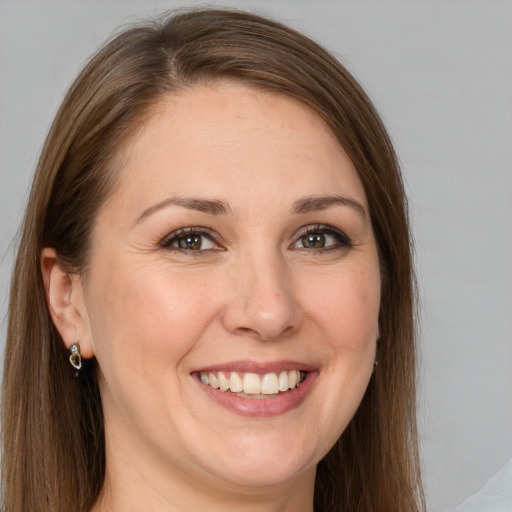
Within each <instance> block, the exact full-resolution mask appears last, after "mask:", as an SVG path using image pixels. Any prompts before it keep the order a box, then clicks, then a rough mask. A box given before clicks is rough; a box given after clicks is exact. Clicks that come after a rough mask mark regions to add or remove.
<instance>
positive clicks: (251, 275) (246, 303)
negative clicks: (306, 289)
mask: <svg viewBox="0 0 512 512" xmlns="http://www.w3.org/2000/svg"><path fill="white" fill-rule="evenodd" d="M235 267H236V268H235V269H234V270H233V274H231V275H230V277H231V278H232V280H231V284H230V287H231V290H232V293H231V294H230V295H229V297H230V298H229V303H228V304H227V305H226V309H225V311H224V316H223V323H224V326H225V328H226V329H227V330H228V331H229V332H231V333H233V334H237V335H245V336H250V337H252V338H255V339H258V340H262V341H263V340H277V339H281V338H283V337H286V336H288V335H289V334H291V333H292V332H295V331H296V330H297V329H298V328H299V327H300V324H301V323H302V312H301V309H300V307H299V304H298V302H297V300H296V299H297V298H296V297H295V293H294V289H293V288H294V287H293V278H292V274H291V272H290V269H288V268H287V266H286V264H285V263H284V262H283V260H282V258H280V257H279V256H277V255H274V256H273V257H270V256H262V257H256V256H253V257H250V258H246V259H245V261H243V262H238V263H237V264H235Z"/></svg>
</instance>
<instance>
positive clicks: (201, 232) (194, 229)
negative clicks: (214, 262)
mask: <svg viewBox="0 0 512 512" xmlns="http://www.w3.org/2000/svg"><path fill="white" fill-rule="evenodd" d="M191 235H197V236H204V237H207V238H209V239H210V240H211V241H212V242H214V243H215V244H216V245H217V246H219V247H217V248H216V249H202V250H196V251H194V250H187V249H181V248H178V247H173V245H172V244H173V243H174V242H176V240H178V239H179V238H181V237H184V236H191ZM159 245H160V247H162V248H163V249H173V248H174V249H176V250H177V251H180V252H195V253H201V252H207V251H211V250H219V251H221V250H224V247H222V239H221V237H220V236H219V235H218V234H217V233H216V232H215V231H213V230H212V229H210V228H206V227H199V226H188V227H184V228H179V229H176V230H174V231H172V232H171V233H169V234H168V235H166V236H165V237H164V238H163V239H162V240H161V242H160V244H159Z"/></svg>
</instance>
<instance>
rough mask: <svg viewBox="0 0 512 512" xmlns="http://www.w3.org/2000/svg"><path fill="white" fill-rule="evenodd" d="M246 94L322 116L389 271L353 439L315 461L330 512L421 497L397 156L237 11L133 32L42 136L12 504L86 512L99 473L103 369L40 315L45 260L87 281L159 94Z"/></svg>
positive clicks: (361, 105) (265, 26) (23, 273)
mask: <svg viewBox="0 0 512 512" xmlns="http://www.w3.org/2000/svg"><path fill="white" fill-rule="evenodd" d="M225 79H227V80H231V81H233V80H234V81H238V82H242V83H244V84H249V85H252V86H254V87H258V88H261V89H264V90H267V91H274V92H278V93H280V94H285V95H287V96H290V97H293V98H296V99H298V100H299V101H301V102H303V103H304V104H306V105H308V106H309V107H310V108H312V109H313V110H314V111H315V112H317V113H318V114H319V115H320V116H321V117H322V118H323V119H324V120H325V122H326V123H327V124H328V126H329V127H330V128H331V130H332V132H333V133H334V134H335V135H336V136H337V138H338V140H339V142H340V144H341V145H342V146H343V148H344V149H345V151H346V152H347V154H348V155H349V157H350V158H351V159H352V161H353V163H354V165H355V167H356V169H357V172H358V173H359V176H360V179H361V181H362V183H363V185H364V188H365V190H366V194H367V197H368V203H369V208H370V214H371V218H372V223H373V229H374V232H375V236H376V239H377V244H378V248H379V254H380V260H381V269H382V278H383V279H382V300H381V311H380V334H381V340H380V344H379V350H378V366H377V367H376V370H375V372H374V375H373V377H372V379H371V381H370V384H369V387H368V390H367V392H366V394H365V396H364V398H363V401H362V403H361V405H360V407H359V409H358V411H357V413H356V415H355V417H354V418H353V420H352V421H351V423H350V425H349V426H348V428H347V429H346V431H345V432H344V433H343V434H342V436H341V438H340V439H339V440H338V441H337V443H336V444H335V446H334V447H333V448H332V449H331V451H330V452H329V453H328V454H327V455H326V457H325V458H324V459H323V460H322V461H321V462H320V463H319V465H318V469H317V478H316V484H315V508H316V509H317V510H319V511H323V512H335V511H336V512H337V511H342V510H343V511H347V512H363V511H364V512H377V511H378V512H386V511H393V512H417V511H419V510H423V508H424V503H423V494H422V488H421V481H420V471H419V462H418V450H417V433H416V423H415V422H416V419H415V355H414V354H415V347H414V280H413V269H412V262H411V247H410V235H409V228H408V220H407V205H406V199H405V195H404V190H403V185H402V180H401V176H400V172H399V168H398V163H397V159H396V156H395V153H394V150H393V147H392V144H391V142H390V140H389V137H388V135H387V133H386V130H385V128H384V126H383V124H382V122H381V120H380V118H379V115H378V113H377V112H376V110H375V108H374V107H373V105H372V103H371V102H370V100H369V99H368V97H367V96H366V94H365V93H364V92H363V90H362V89H361V87H360V86H359V85H358V84H357V82H356V81H355V79H354V78H353V77H352V76H351V75H350V74H349V72H348V71H347V70H346V69H345V68H344V67H343V66H342V65H341V64H340V63H339V62H338V61H337V60H335V59H334V58H333V57H332V56H331V55H330V54H329V53H328V52H326V51H325V50H324V49H323V48H321V47H320V46H318V45H317V44H316V43H314V42H313V41H311V40H310V39H308V38H306V37H305V36H303V35H301V34H299V33H297V32H295V31H293V30H291V29H289V28H287V27H285V26H283V25H281V24H279V23H277V22H274V21H270V20H268V19H265V18H262V17H259V16H256V15H253V14H249V13H244V12H240V11H224V10H211V9H207V10H199V11H183V12H180V13H177V14H175V15H173V16H167V17H163V18H161V19H159V20H156V21H153V22H148V23H145V24H143V25H139V26H135V27H132V28H130V29H127V30H125V31H124V32H122V33H120V34H119V35H118V36H117V37H115V38H114V39H112V40H111V41H110V42H109V43H108V44H107V45H106V46H104V47H103V48H102V49H101V50H100V51H99V52H98V53H97V54H96V55H94V56H93V57H92V59H91V60H90V62H89V63H88V64H87V66H86V67H85V68H84V70H83V71H82V72H81V74H80V75H79V76H78V78H77V79H76V81H75V82H74V84H73V85H72V87H71V89H70V91H69V92H68V94H67V96H66V98H65V99H64V101H63V103H62V106H61V108H60V110H59V111H58V113H57V116H56V118H55V120H54V123H53V125H52V127H51V129H50V132H49V134H48V137H47V140H46V143H45V146H44V149H43V151H42V155H41V158H40V160H39V164H38V168H37V172H36V175H35V178H34V183H33V186H32V190H31V194H30V198H29V202H28V206H27V209H26V214H25V218H24V221H23V226H22V231H21V239H20V244H19V250H18V255H17V260H16V264H15V269H14V274H13V278H12V283H11V295H10V309H9V323H8V334H7V350H6V357H5V370H4V382H3V404H2V419H3V461H2V463H3V484H4V507H5V510H7V511H9V512H50V511H51V512H59V511H66V512H79V511H80V512H85V511H88V510H89V509H90V508H91V507H92V505H93V504H94V502H95V500H96V498H97V497H98V494H99V492H100V490H101V488H102V485H103V479H104V475H105V441H104V431H103V412H102V407H101V396H100V393H99V389H98V383H97V380H96V376H95V362H94V360H91V361H89V362H88V364H86V365H85V368H83V370H82V372H81V375H80V377H79V378H78V379H75V378H74V377H73V374H72V371H71V368H70V367H69V363H68V362H67V358H66V354H65V350H64V346H63V342H62V339H61V338H60V336H59V334H58V332H57V330H56V329H55V327H54V326H53V323H52V321H51V318H50V316H49V313H48V309H47V306H46V298H45V292H44V286H43V281H42V276H41V271H40V255H41V251H42V249H43V248H44V247H53V248H55V249H56V250H57V253H58V258H59V264H60V265H62V266H63V267H64V268H66V269H68V270H69V272H78V273H80V272H82V271H83V270H84V268H85V267H86V265H87V261H88V247H89V240H90V235H91V229H92V225H93V221H94V218H95V215H96V212H97V209H98V207H99V206H100V205H101V204H102V203H103V202H104V201H105V199H106V197H107V196H108V195H109V193H111V191H112V188H113V187H114V186H115V176H116V173H117V172H122V171H121V170H120V169H118V167H121V166H120V165H118V162H117V161H116V157H117V156H119V155H120V154H121V153H122V148H123V146H124V145H125V144H127V143H128V141H129V140H130V138H131V137H132V136H133V135H134V134H135V133H136V132H137V130H138V129H139V128H140V126H141V124H142V123H144V121H145V120H146V119H148V118H149V117H150V116H151V113H152V108H153V107H154V106H155V105H156V104H157V103H158V101H159V99H161V98H162V97H163V96H165V95H169V94H173V92H175V91H178V90H183V89H184V88H188V87H192V86H194V85H197V84H204V83H210V82H214V81H218V80H225Z"/></svg>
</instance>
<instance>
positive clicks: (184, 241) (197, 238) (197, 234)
mask: <svg viewBox="0 0 512 512" xmlns="http://www.w3.org/2000/svg"><path fill="white" fill-rule="evenodd" d="M161 245H162V247H163V248H166V249H174V250H178V251H180V250H181V251H192V252H198V251H208V250H220V249H221V247H219V245H218V244H217V243H216V241H215V240H214V237H213V235H212V234H211V233H210V231H209V230H205V229H204V228H202V229H198V228H184V229H179V230H178V231H174V232H173V233H171V234H170V235H169V236H167V237H166V238H165V239H164V240H163V241H162V243H161Z"/></svg>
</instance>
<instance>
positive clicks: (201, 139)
mask: <svg viewBox="0 0 512 512" xmlns="http://www.w3.org/2000/svg"><path fill="white" fill-rule="evenodd" d="M123 153H124V154H123V155H122V157H123V158H122V161H123V163H122V166H121V167H122V169H121V172H120V188H121V190H124V192H125V193H130V191H131V193H132V195H133V196H132V201H134V202H136V203H138V202H141V203H143V202H145V201H146V200H147V199H146V198H145V193H146V192H148V193H151V194H152V195H161V196H162V198H163V197H164V196H166V195H169V194H174V193H186V194H187V195H194V194H200V195H202V196H204V194H205V191H207V192H208V194H211V195H212V196H215V197H221V198H224V197H226V196H230V195H235V194H236V195H238V196H239V197H240V196H244V197H246V198H251V197H253V196H254V195H255V194H258V193H259V194H260V195H261V194H263V195H264V196H265V197H267V198H268V199H269V200H270V196H272V195H273V194H274V195H275V193H278V195H279V197H280V198H281V199H282V200H285V196H286V194H288V193H290V194H292V195H293V193H295V192H296V193H299V190H298V189H302V190H301V191H300V193H301V194H304V193H307V189H308V188H311V190H310V191H309V193H310V194H327V193H332V191H333V189H348V190H340V191H343V192H347V191H348V192H350V193H351V194H354V195H356V196H358V198H359V200H363V202H365V201H366V198H365V194H364V191H363V188H362V185H361V182H360V180H359V177H358V175H357V172H356V171H355V168H354V166H353V164H352V162H351V161H350V159H349V157H348V156H347V154H346V153H345V151H344V150H343V148H342V147H341V145H340V144H339V142H338V140H337V138H336V137H335V135H334V134H333V133H332V131H331V130H330V129H329V127H328V126H327V124H326V123H325V122H324V121H323V120H322V119H321V118H320V116H319V115H318V114H317V113H315V112H314V111H313V110H312V109H310V108H309V107H307V106H306V105H304V104H302V103H301V102H299V101H297V100H295V99H293V98H290V97H287V96H284V95H282V94H276V93H270V92H266V91H262V90H260V89H256V88H253V87H249V86H246V85H241V84H234V83H217V84H215V85H210V86H196V87H194V88H191V89H188V90H185V91H183V92H180V93H179V94H176V95H172V96H168V97H165V98H163V99H162V100H160V102H159V103H158V104H157V105H156V108H154V109H153V114H152V115H151V116H150V117H149V119H148V120H147V122H146V123H144V126H143V128H142V129H141V130H140V131H139V132H138V133H137V135H136V137H135V138H134V139H133V140H132V142H131V144H130V145H129V146H128V147H127V148H126V149H125V150H124V152H123ZM135 191H136V192H137V193H136V194H133V192H135ZM283 194H284V195H283ZM155 199H156V198H155ZM141 206H144V205H143V204H141Z"/></svg>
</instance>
